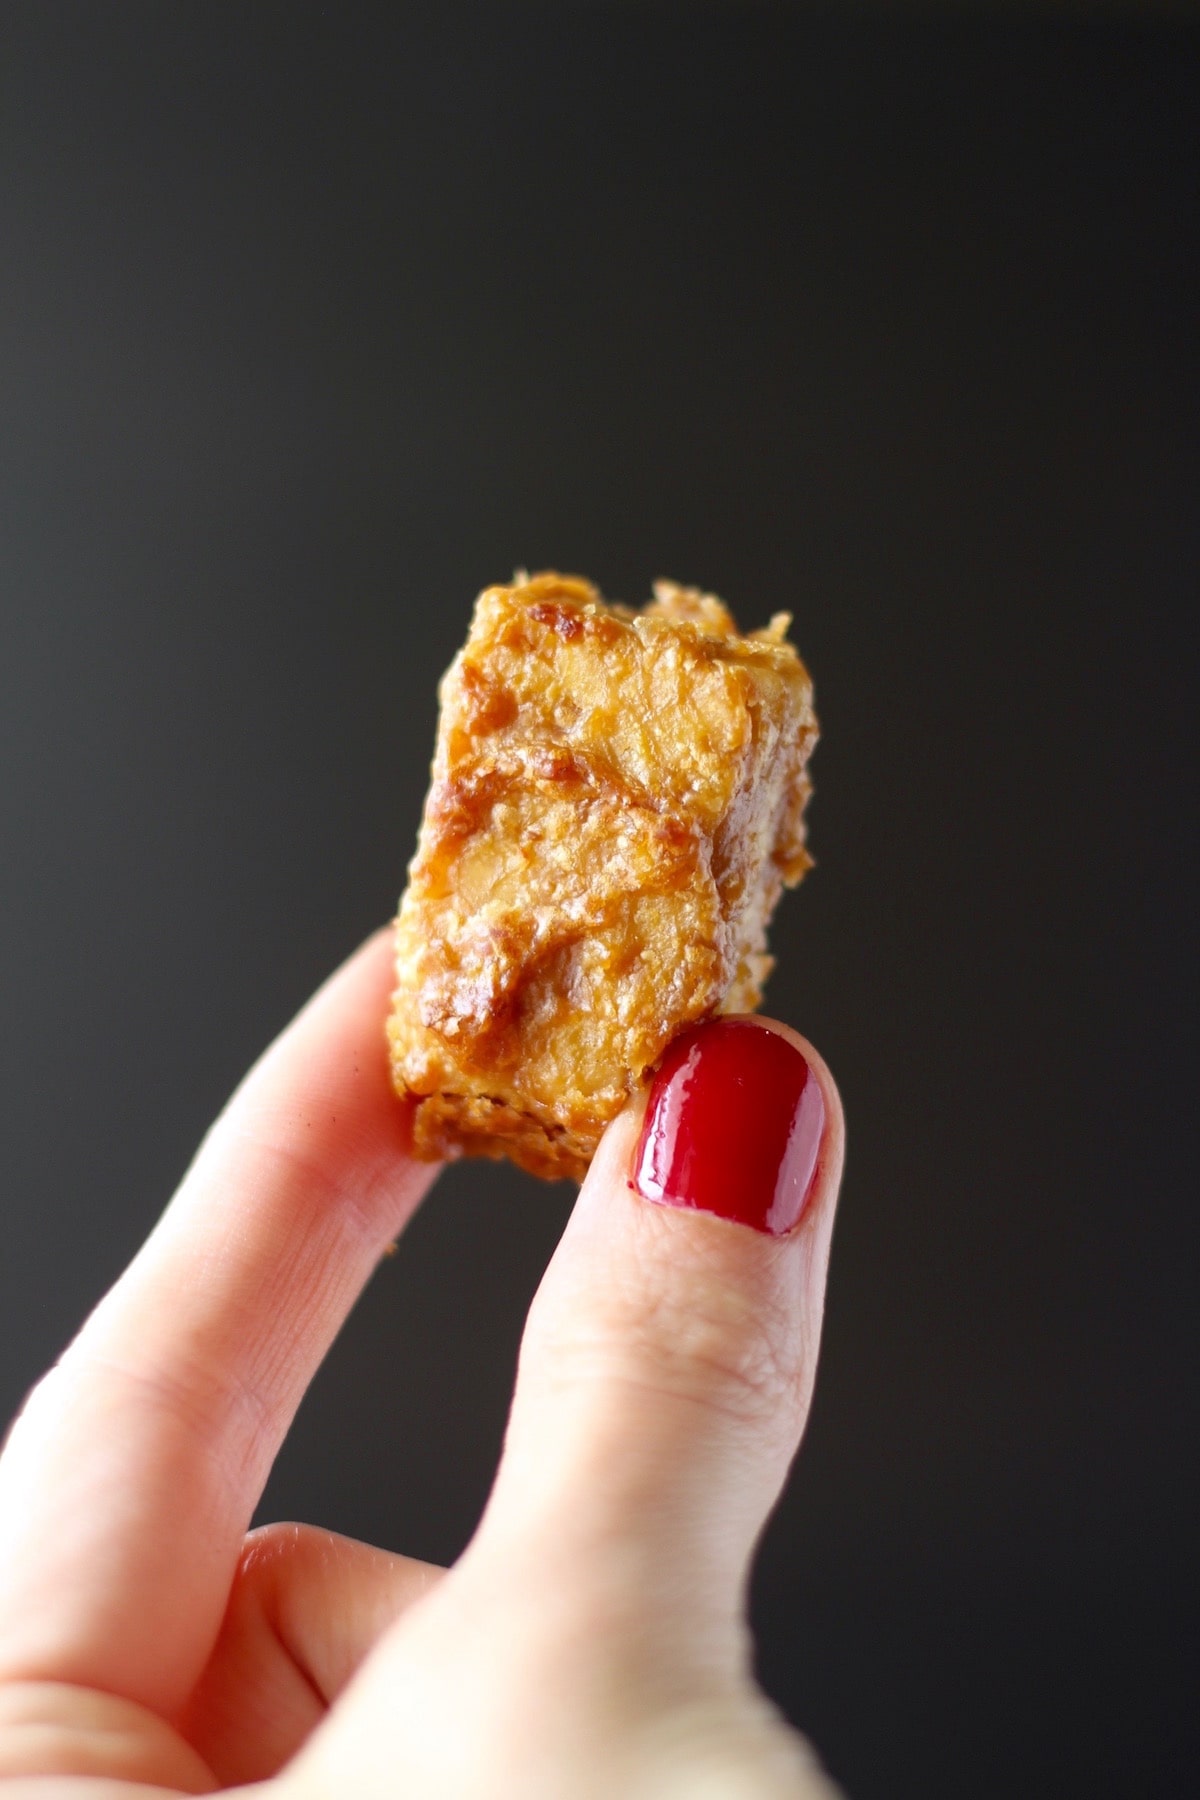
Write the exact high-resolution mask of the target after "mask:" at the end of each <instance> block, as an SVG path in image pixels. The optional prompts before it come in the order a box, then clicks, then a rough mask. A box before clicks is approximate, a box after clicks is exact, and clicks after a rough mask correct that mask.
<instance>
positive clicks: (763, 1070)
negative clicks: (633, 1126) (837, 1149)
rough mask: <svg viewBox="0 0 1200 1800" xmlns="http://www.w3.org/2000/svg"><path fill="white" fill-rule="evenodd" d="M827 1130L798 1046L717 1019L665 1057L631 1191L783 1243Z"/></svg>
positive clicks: (751, 1022) (752, 1026)
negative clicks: (731, 1222)
mask: <svg viewBox="0 0 1200 1800" xmlns="http://www.w3.org/2000/svg"><path fill="white" fill-rule="evenodd" d="M824 1131H825V1099H824V1096H823V1095H822V1093H821V1088H820V1084H819V1082H818V1081H817V1078H816V1076H815V1075H814V1074H813V1071H812V1070H811V1069H810V1068H809V1066H808V1064H807V1062H806V1061H805V1060H804V1058H803V1056H802V1055H801V1054H800V1052H799V1050H797V1049H796V1047H795V1045H794V1044H792V1043H791V1042H790V1041H789V1040H788V1039H787V1038H785V1037H781V1036H780V1034H779V1032H777V1031H772V1030H771V1029H770V1027H769V1026H766V1025H764V1024H763V1023H762V1022H761V1020H759V1019H752V1018H723V1019H712V1020H709V1021H708V1022H707V1023H706V1024H703V1025H697V1026H694V1027H693V1028H692V1030H690V1031H685V1032H684V1033H683V1034H682V1036H680V1037H677V1038H676V1039H675V1042H674V1043H673V1044H672V1045H671V1046H670V1048H669V1049H668V1051H667V1053H666V1055H665V1057H664V1058H663V1061H662V1066H661V1068H660V1069H659V1071H658V1073H657V1075H656V1076H655V1077H654V1084H653V1086H652V1087H651V1089H650V1100H649V1103H648V1105H647V1107H646V1122H645V1124H644V1125H643V1127H642V1136H641V1141H640V1142H639V1144H638V1149H637V1156H636V1158H635V1160H634V1172H633V1182H632V1186H633V1187H635V1188H636V1190H637V1192H638V1193H639V1194H641V1195H642V1197H643V1199H645V1200H656V1201H659V1202H660V1203H661V1204H662V1205H664V1206H685V1207H692V1208H694V1209H695V1210H696V1211H697V1212H707V1213H716V1214H717V1216H718V1217H719V1218H722V1219H732V1220H734V1221H736V1223H738V1224H739V1225H751V1226H753V1228H754V1230H755V1231H765V1232H767V1233H769V1234H770V1236H772V1237H782V1235H783V1234H784V1232H786V1231H790V1230H791V1229H792V1227H793V1226H794V1225H796V1224H798V1223H799V1220H800V1216H801V1214H802V1213H803V1211H804V1208H805V1205H806V1203H807V1201H808V1197H809V1194H810V1193H811V1191H812V1187H813V1177H814V1175H815V1174H816V1168H817V1158H818V1156H819V1154H820V1150H821V1139H822V1137H823V1135H824Z"/></svg>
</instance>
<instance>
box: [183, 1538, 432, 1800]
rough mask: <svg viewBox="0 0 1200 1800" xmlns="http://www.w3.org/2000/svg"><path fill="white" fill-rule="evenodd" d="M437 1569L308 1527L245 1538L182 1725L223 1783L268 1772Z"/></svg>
mask: <svg viewBox="0 0 1200 1800" xmlns="http://www.w3.org/2000/svg"><path fill="white" fill-rule="evenodd" d="M443 1573H444V1571H443V1570H441V1569H439V1568H436V1567H435V1566H434V1565H433V1564H432V1563H424V1562H418V1561H416V1560H415V1559H413V1558H411V1557H407V1556H393V1555H391V1554H389V1553H388V1552H387V1551H385V1550H376V1549H374V1548H373V1547H372V1546H371V1545H369V1544H360V1543H356V1542H355V1541H354V1540H353V1539H352V1538H344V1537H339V1536H337V1535H336V1534H335V1533H334V1532H331V1531H318V1530H317V1529H316V1528H315V1527H313V1526H310V1525H268V1526H265V1527H264V1528H263V1529H262V1530H261V1531H255V1532H251V1534H250V1536H249V1537H248V1538H247V1539H246V1542H245V1546H244V1548H243V1551H242V1556H241V1560H240V1562H239V1564H238V1568H237V1573H236V1575H235V1577H234V1582H233V1587H232V1590H231V1593H230V1597H229V1605H228V1606H227V1608H226V1611H225V1617H224V1619H223V1621H222V1624H221V1634H220V1637H219V1638H218V1639H217V1645H216V1649H215V1650H214V1652H213V1655H212V1658H211V1659H210V1661H209V1664H208V1666H207V1668H206V1669H205V1671H204V1674H203V1676H202V1677H201V1679H200V1683H199V1685H198V1687H197V1688H196V1690H195V1692H194V1693H193V1695H192V1697H191V1699H190V1700H189V1701H188V1704H187V1708H186V1710H185V1712H184V1714H183V1716H182V1717H181V1719H180V1722H179V1723H180V1730H181V1731H182V1733H183V1735H184V1737H185V1738H186V1739H187V1740H188V1742H189V1743H190V1744H192V1745H193V1746H194V1748H195V1749H196V1750H197V1751H198V1752H199V1753H200V1755H201V1756H202V1757H203V1759H204V1762H205V1764H206V1766H207V1767H208V1768H210V1769H211V1770H212V1771H213V1773H214V1774H215V1775H216V1777H217V1779H218V1781H219V1782H220V1783H221V1785H222V1786H226V1785H233V1784H235V1783H241V1782H252V1781H265V1780H266V1779H268V1777H270V1776H272V1775H274V1774H276V1773H277V1771H278V1770H279V1769H281V1768H282V1766H283V1764H284V1763H285V1762H286V1761H287V1760H288V1758H289V1757H291V1756H293V1755H294V1754H295V1752H296V1751H297V1750H298V1749H299V1748H300V1746H301V1744H303V1743H304V1742H305V1740H306V1739H307V1737H308V1735H309V1733H310V1732H311V1731H312V1730H313V1728H314V1726H316V1725H317V1724H318V1723H319V1721H320V1720H321V1719H322V1718H323V1717H324V1715H325V1713H326V1711H327V1710H328V1708H329V1706H330V1705H331V1703H332V1702H333V1701H334V1700H335V1699H336V1697H337V1695H338V1694H340V1693H341V1691H342V1689H343V1688H344V1687H345V1685H346V1683H347V1682H348V1681H349V1679H350V1677H351V1676H352V1675H353V1674H354V1672H355V1670H356V1669H357V1668H358V1666H359V1664H360V1663H361V1662H362V1660H363V1658H364V1657H365V1656H366V1654H367V1652H368V1651H369V1650H371V1649H372V1648H373V1646H374V1645H375V1644H376V1642H377V1641H378V1640H379V1638H380V1637H381V1636H382V1634H383V1632H384V1631H385V1630H386V1629H387V1627H388V1626H389V1625H391V1624H392V1623H394V1621H395V1620H396V1619H398V1618H399V1617H400V1615H401V1613H403V1612H405V1611H406V1610H407V1608H408V1607H410V1606H411V1605H413V1603H414V1602H415V1601H417V1600H419V1599H421V1598H422V1596H423V1595H425V1594H427V1593H428V1592H429V1591H430V1589H431V1588H432V1587H433V1586H435V1584H436V1583H437V1582H438V1581H439V1580H440V1579H441V1577H442V1575H443Z"/></svg>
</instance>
